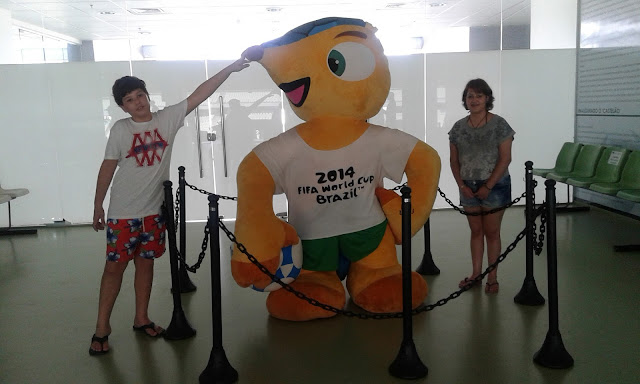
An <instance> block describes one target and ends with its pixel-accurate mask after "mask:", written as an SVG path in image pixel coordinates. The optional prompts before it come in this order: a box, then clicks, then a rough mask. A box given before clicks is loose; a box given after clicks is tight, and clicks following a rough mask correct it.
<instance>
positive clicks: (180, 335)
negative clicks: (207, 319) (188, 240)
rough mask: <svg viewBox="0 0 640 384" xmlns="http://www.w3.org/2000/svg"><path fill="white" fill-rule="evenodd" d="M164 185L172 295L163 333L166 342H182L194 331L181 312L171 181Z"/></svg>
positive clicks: (194, 332) (193, 333)
mask: <svg viewBox="0 0 640 384" xmlns="http://www.w3.org/2000/svg"><path fill="white" fill-rule="evenodd" d="M163 185H164V206H163V207H164V217H165V222H166V224H167V235H168V243H169V261H170V262H171V292H172V294H173V316H172V318H171V323H170V324H169V326H168V327H167V330H166V332H165V333H164V338H165V339H167V340H182V339H187V338H189V337H192V336H194V335H195V334H196V330H195V329H193V328H191V325H190V324H189V321H188V320H187V317H186V315H185V314H184V311H183V310H182V299H181V298H180V290H179V287H180V275H179V271H178V248H177V245H176V229H175V223H174V220H175V217H174V216H173V209H172V207H173V196H172V193H171V192H172V191H171V186H172V185H173V183H171V181H168V180H167V181H165V182H164V183H163Z"/></svg>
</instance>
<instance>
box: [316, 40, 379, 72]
mask: <svg viewBox="0 0 640 384" xmlns="http://www.w3.org/2000/svg"><path fill="white" fill-rule="evenodd" d="M327 64H328V65H329V70H330V71H331V73H333V74H334V75H336V76H337V77H339V78H340V79H342V80H346V81H358V80H362V79H366V78H367V77H369V75H371V74H372V73H373V70H374V69H375V68H376V59H375V56H374V55H373V52H371V49H369V47H367V46H366V45H364V44H359V43H354V42H344V43H340V44H338V45H336V46H335V47H333V48H332V49H331V51H330V52H329V56H328V57H327Z"/></svg>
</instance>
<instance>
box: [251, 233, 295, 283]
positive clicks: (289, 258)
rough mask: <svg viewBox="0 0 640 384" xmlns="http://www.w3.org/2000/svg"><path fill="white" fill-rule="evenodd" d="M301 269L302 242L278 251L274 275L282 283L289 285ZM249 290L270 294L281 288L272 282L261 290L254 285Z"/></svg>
mask: <svg viewBox="0 0 640 384" xmlns="http://www.w3.org/2000/svg"><path fill="white" fill-rule="evenodd" d="M301 268H302V240H300V241H298V244H293V245H289V246H287V247H284V248H282V250H280V266H279V267H278V269H277V270H276V273H274V275H276V277H277V278H278V279H279V280H280V281H282V282H283V283H285V284H290V283H292V282H293V281H294V280H295V279H296V277H298V275H299V274H300V269H301ZM251 288H253V289H255V290H256V291H259V292H271V291H275V290H277V289H280V288H282V286H281V285H280V284H278V283H277V282H275V281H273V282H271V283H270V284H269V285H267V286H266V287H264V288H262V289H261V288H258V287H256V286H254V285H252V286H251Z"/></svg>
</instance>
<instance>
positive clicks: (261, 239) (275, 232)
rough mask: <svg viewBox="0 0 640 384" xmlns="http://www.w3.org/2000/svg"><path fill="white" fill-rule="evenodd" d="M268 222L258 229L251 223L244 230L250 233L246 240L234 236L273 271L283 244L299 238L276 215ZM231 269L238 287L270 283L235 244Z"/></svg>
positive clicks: (290, 243) (248, 251) (275, 268)
mask: <svg viewBox="0 0 640 384" xmlns="http://www.w3.org/2000/svg"><path fill="white" fill-rule="evenodd" d="M269 222H270V225H268V226H266V227H260V228H259V229H258V227H254V226H251V227H252V231H251V232H245V233H250V234H252V236H249V237H248V238H246V242H245V241H243V239H242V235H241V234H239V235H238V236H237V239H238V242H240V243H242V244H243V245H244V246H245V248H246V251H247V253H249V254H251V255H252V256H254V257H255V258H256V259H257V260H258V261H259V262H260V263H261V264H262V265H263V266H265V267H266V268H267V269H268V270H269V272H271V273H275V271H276V270H277V269H278V267H279V265H280V252H281V250H282V248H284V247H286V246H289V245H293V244H298V243H299V242H300V238H299V237H298V234H297V233H296V230H295V229H294V228H293V227H292V226H291V225H290V224H289V223H287V222H285V221H284V220H280V219H278V218H277V217H276V216H275V215H274V216H273V218H272V219H270V220H269ZM241 225H242V224H241ZM238 229H240V231H239V232H240V233H242V232H243V230H242V228H236V232H238ZM258 234H259V235H258ZM256 235H257V236H256ZM231 273H232V275H233V278H234V280H235V281H236V283H238V285H240V286H241V287H248V286H250V285H255V286H257V287H264V286H266V285H268V284H269V283H271V278H270V277H269V276H268V275H266V274H264V273H263V272H262V271H260V270H259V269H258V267H257V266H255V265H254V264H253V263H252V262H251V261H250V260H249V258H248V256H247V255H245V254H244V253H242V252H241V251H240V250H239V249H238V247H237V246H235V247H234V250H233V255H232V258H231Z"/></svg>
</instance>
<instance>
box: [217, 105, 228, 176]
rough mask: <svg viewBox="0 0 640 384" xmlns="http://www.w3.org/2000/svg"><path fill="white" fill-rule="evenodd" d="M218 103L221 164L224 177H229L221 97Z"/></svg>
mask: <svg viewBox="0 0 640 384" xmlns="http://www.w3.org/2000/svg"><path fill="white" fill-rule="evenodd" d="M218 101H219V102H220V132H221V135H220V136H222V164H223V166H224V177H229V172H228V171H227V136H226V135H225V132H224V99H223V98H222V96H219V97H218Z"/></svg>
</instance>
